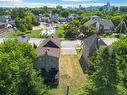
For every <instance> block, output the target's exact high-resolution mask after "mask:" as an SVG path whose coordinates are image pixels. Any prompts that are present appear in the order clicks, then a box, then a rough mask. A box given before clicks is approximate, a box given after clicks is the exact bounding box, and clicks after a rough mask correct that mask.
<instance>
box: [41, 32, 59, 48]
mask: <svg viewBox="0 0 127 95" xmlns="http://www.w3.org/2000/svg"><path fill="white" fill-rule="evenodd" d="M49 41H52V42H53V43H54V44H55V45H57V46H58V47H59V48H60V40H59V38H58V37H57V36H56V35H54V34H52V35H51V36H49V37H48V38H47V39H46V40H44V41H43V42H42V46H44V45H46V44H47V43H48V42H49Z"/></svg>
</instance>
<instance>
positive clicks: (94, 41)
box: [80, 34, 107, 70]
mask: <svg viewBox="0 0 127 95" xmlns="http://www.w3.org/2000/svg"><path fill="white" fill-rule="evenodd" d="M106 46H107V45H106V44H105V42H104V41H103V40H102V39H101V38H100V37H99V36H98V35H97V34H94V35H92V36H90V37H87V38H86V39H84V40H83V51H82V56H81V58H80V64H81V67H82V68H83V70H84V69H87V68H88V67H89V64H88V57H89V56H90V55H91V54H93V53H94V52H95V51H97V50H99V49H100V48H102V47H106Z"/></svg>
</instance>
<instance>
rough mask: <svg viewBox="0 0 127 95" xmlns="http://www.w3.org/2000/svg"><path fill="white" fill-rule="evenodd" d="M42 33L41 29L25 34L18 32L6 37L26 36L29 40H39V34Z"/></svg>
mask: <svg viewBox="0 0 127 95" xmlns="http://www.w3.org/2000/svg"><path fill="white" fill-rule="evenodd" d="M41 32H42V29H39V30H32V31H31V32H30V31H27V32H21V31H19V30H17V31H15V32H12V33H10V34H9V35H8V37H17V36H23V35H24V36H27V37H29V38H41V36H40V33H41Z"/></svg>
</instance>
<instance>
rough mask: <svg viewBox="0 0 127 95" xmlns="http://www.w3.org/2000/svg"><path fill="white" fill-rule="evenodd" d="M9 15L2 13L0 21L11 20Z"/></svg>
mask: <svg viewBox="0 0 127 95" xmlns="http://www.w3.org/2000/svg"><path fill="white" fill-rule="evenodd" d="M11 20H12V19H11V16H10V15H6V16H5V15H3V16H0V22H9V21H11Z"/></svg>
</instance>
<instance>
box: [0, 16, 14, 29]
mask: <svg viewBox="0 0 127 95" xmlns="http://www.w3.org/2000/svg"><path fill="white" fill-rule="evenodd" d="M0 22H3V23H6V27H7V28H12V27H13V26H15V21H14V20H12V18H11V16H10V15H5V16H4V15H3V16H0Z"/></svg>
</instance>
